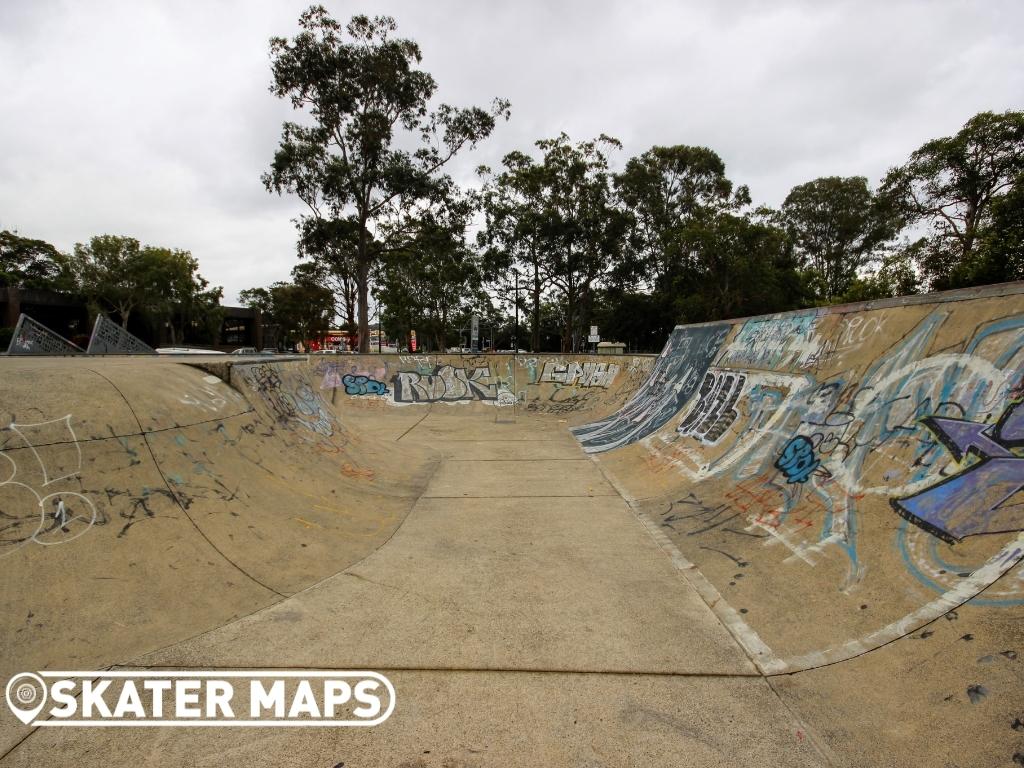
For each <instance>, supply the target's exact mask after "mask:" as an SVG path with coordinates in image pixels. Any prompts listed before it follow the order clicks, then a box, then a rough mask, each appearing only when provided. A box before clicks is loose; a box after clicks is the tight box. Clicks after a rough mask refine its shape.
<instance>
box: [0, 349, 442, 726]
mask: <svg viewBox="0 0 1024 768" xmlns="http://www.w3.org/2000/svg"><path fill="white" fill-rule="evenodd" d="M0 376H2V380H3V387H2V388H0V412H2V413H3V414H4V421H3V426H2V428H0V580H2V584H3V589H2V590H0V597H2V603H0V606H2V610H0V637H2V638H3V654H2V661H0V677H8V676H9V675H10V674H12V673H14V672H17V671H21V670H24V669H39V668H44V667H48V668H51V669H58V668H63V669H70V668H73V669H82V668H84V669H92V668H98V667H102V666H105V665H108V664H111V663H119V662H124V661H126V660H128V659H130V658H132V657H134V656H136V655H138V654H140V653H144V652H146V651H152V650H155V649H157V648H160V647H163V646H164V645H167V644H169V643H173V642H176V641H180V640H184V639H186V638H188V637H191V636H192V635H195V634H197V633H199V632H202V631H205V630H207V629H210V628H213V627H216V626H220V625H222V624H224V623H225V622H227V621H230V620H231V619H233V618H236V617H239V616H242V615H245V614H248V613H251V612H253V611H255V610H257V609H259V608H261V607H264V606H267V605H269V604H271V603H273V602H276V601H278V600H280V599H282V598H283V597H284V596H286V595H289V594H291V593H294V592H296V591H298V590H300V589H302V588H304V587H306V586H308V585H310V584H312V583H314V582H316V581H318V580H320V579H322V578H324V577H326V576H328V575H331V574H334V573H337V572H338V571H340V570H343V569H344V568H346V567H348V566H349V565H351V564H352V563H354V562H357V561H358V560H361V559H362V558H364V557H365V556H366V555H368V554H370V553H371V552H373V551H374V550H375V549H376V548H377V547H379V546H380V545H381V544H382V543H383V542H384V541H386V540H387V539H388V538H389V537H390V535H391V534H392V533H393V532H394V530H395V529H396V528H397V527H398V525H399V524H400V523H401V522H402V520H403V519H404V518H405V515H406V514H407V513H408V511H409V509H410V508H411V506H412V504H413V502H414V500H415V498H416V497H417V496H418V495H419V493H420V492H421V491H422V488H423V487H424V486H425V484H426V481H427V480H428V479H429V477H430V475H431V474H432V472H433V468H434V465H435V464H436V461H437V459H436V458H435V457H434V456H433V455H432V454H431V452H430V451H428V450H426V449H423V448H419V449H417V448H415V447H413V446H398V445H386V446H385V445H384V444H382V443H380V442H379V441H377V440H375V439H373V438H372V437H363V436H357V435H354V434H352V433H351V432H350V431H348V430H346V429H345V428H344V427H343V426H342V425H341V424H340V423H339V422H338V420H337V418H336V416H334V414H333V413H332V412H331V410H330V408H329V406H328V405H327V404H326V403H325V402H324V401H323V399H322V398H321V397H320V394H319V391H318V389H317V388H316V387H315V386H314V385H313V384H312V383H311V382H310V381H309V379H308V377H307V376H306V373H305V370H304V369H303V367H302V366H301V365H300V364H296V363H271V364H258V365H240V366H236V367H233V368H232V370H231V380H232V382H233V383H234V384H235V385H236V387H237V388H233V387H231V386H229V385H228V384H227V383H225V382H224V381H222V380H221V379H220V378H218V377H217V376H214V375H211V374H210V373H207V372H205V371H202V370H197V369H196V368H193V367H190V366H187V365H181V364H178V363H174V362H168V361H162V360H150V361H124V360H122V361H115V360H106V361H102V363H100V362H99V361H96V360H74V361H53V362H52V363H49V362H48V361H34V362H32V363H22V362H18V361H9V364H8V365H5V367H4V368H3V370H2V374H0ZM61 504H63V514H64V519H63V520H58V519H57V514H58V511H59V509H60V505H61ZM2 730H3V729H0V731H2ZM14 738H15V734H12V733H3V734H0V742H2V741H9V740H10V739H14Z"/></svg>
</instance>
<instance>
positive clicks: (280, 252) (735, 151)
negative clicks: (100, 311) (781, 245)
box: [0, 0, 1024, 303]
mask: <svg viewBox="0 0 1024 768" xmlns="http://www.w3.org/2000/svg"><path fill="white" fill-rule="evenodd" d="M308 4H309V3H308V2H290V1H288V0H245V1H244V2H242V1H239V2H218V1H217V0H201V1H197V2H182V1H180V0H166V1H165V2H155V1H150V0H124V1H119V0H112V1H110V2H106V1H105V0H104V1H101V2H92V1H83V0H79V1H78V2H62V1H60V0H0V229H17V230H18V232H19V233H20V234H22V235H24V236H28V237H33V238H41V239H43V240H48V241H50V242H52V243H54V244H55V245H56V246H58V247H59V248H61V249H65V250H70V249H71V248H72V247H73V245H74V243H75V242H82V241H86V240H88V238H89V237H90V236H92V235H95V234H102V233H110V234H123V235H131V236H133V237H136V238H138V239H139V240H141V241H142V242H143V243H149V244H154V245H165V246H169V247H176V248H185V249H188V250H190V251H192V253H193V255H194V256H196V257H197V258H198V259H199V261H200V269H201V272H202V273H203V274H204V275H205V276H206V277H207V278H208V279H209V280H210V281H211V282H212V283H213V284H215V285H223V286H224V289H225V301H226V303H234V302H236V301H237V295H238V291H239V290H241V289H243V288H248V287H252V286H258V285H268V284H269V283H271V282H273V281H275V280H282V279H287V276H288V273H289V271H290V270H291V267H292V266H293V265H294V264H295V261H296V259H295V247H294V242H295V232H294V228H293V226H292V224H291V221H290V220H291V219H292V218H293V217H295V216H296V215H297V214H298V213H300V206H299V205H297V204H296V202H295V201H294V200H291V199H288V198H279V197H277V196H274V195H270V194H268V193H267V192H266V190H265V189H264V188H263V185H262V184H261V182H260V174H261V173H262V172H263V171H264V170H265V169H266V168H267V166H268V164H269V162H270V160H271V158H272V156H273V153H274V149H275V147H276V145H277V140H278V136H279V133H280V125H281V122H282V121H283V120H285V119H289V115H290V107H289V106H288V105H287V104H285V103H284V102H281V101H279V100H277V99H275V98H274V97H273V96H272V95H271V94H270V93H269V92H268V86H269V83H270V69H269V62H268V44H267V41H268V39H269V38H270V37H271V36H272V35H287V36H292V35H294V34H295V32H296V31H297V19H298V16H299V13H300V12H301V11H302V10H303V9H304V8H305V7H306V6H307V5H308ZM326 5H327V7H328V9H329V10H330V11H331V13H332V14H333V15H334V16H335V18H337V19H339V20H341V21H346V20H347V19H348V18H349V17H350V16H351V15H352V14H354V13H368V14H379V13H385V14H389V15H392V16H394V17H395V19H396V20H397V22H398V32H399V35H400V36H403V37H410V38H412V39H413V40H415V41H417V42H418V43H419V44H420V46H421V48H422V51H423V67H424V68H425V69H426V70H427V71H429V72H430V73H431V74H433V75H434V77H435V79H436V80H437V82H438V86H439V87H438V93H437V98H438V100H439V101H445V102H449V103H453V104H457V105H471V104H473V105H480V106H486V105H488V104H489V103H490V101H491V99H492V98H493V97H495V96H501V97H504V98H507V99H510V100H511V102H512V119H511V120H510V121H509V122H508V123H503V124H501V125H500V126H499V127H498V129H497V130H496V131H495V132H494V134H493V135H492V136H491V137H490V138H489V139H488V140H487V141H486V142H485V144H484V145H482V146H481V147H480V148H478V149H477V150H476V151H475V152H473V153H470V154H468V155H466V156H465V157H463V158H462V159H461V160H460V162H459V163H458V165H456V166H455V167H454V168H453V171H454V173H455V175H456V176H457V177H459V178H464V179H469V178H471V171H472V169H473V168H474V167H475V166H477V165H479V164H481V163H487V164H490V165H492V166H496V165H497V164H498V162H499V161H500V158H501V157H502V156H503V155H504V154H505V153H507V152H509V151H511V150H513V149H530V148H532V143H533V142H534V141H535V140H536V139H539V138H543V137H551V136H554V135H557V134H558V132H560V131H565V132H566V133H568V134H569V135H570V136H571V137H572V138H573V139H576V140H581V139H585V138H591V137H593V136H596V135H598V134H599V133H602V132H603V133H607V134H610V135H612V136H615V137H617V138H618V139H620V140H621V141H622V142H623V145H624V148H623V151H622V153H621V154H620V155H619V156H618V157H617V158H616V162H617V164H618V165H621V164H622V163H623V162H624V161H625V159H626V158H628V157H630V156H632V155H635V154H639V153H641V152H643V151H645V150H646V149H648V148H649V147H651V146H652V145H655V144H661V145H669V144H702V145H706V146H709V147H711V148H712V149H714V150H715V151H717V152H718V153H719V154H720V155H721V156H722V158H723V159H724V160H725V163H726V170H727V173H728V175H729V177H730V178H731V179H732V180H733V181H734V182H735V183H737V184H748V185H749V186H750V188H751V192H752V195H753V198H754V201H755V203H767V204H770V205H779V204H780V203H781V202H782V200H783V198H784V197H785V196H786V193H787V192H788V191H789V189H790V188H791V187H793V186H794V185H796V184H800V183H803V182H805V181H809V180H811V179H813V178H816V177H819V176H828V175H864V176H867V177H868V179H869V181H870V182H871V184H872V185H875V184H877V182H878V180H879V178H880V177H881V175H882V174H883V173H884V172H885V170H886V169H887V168H889V167H891V166H893V165H896V164H898V163H901V162H902V161H904V160H905V159H906V157H907V156H908V155H909V154H910V152H912V151H913V150H914V149H916V148H917V147H918V146H920V145H921V144H922V143H923V142H924V141H926V140H928V139H931V138H935V137H938V136H946V135H950V134H952V133H954V132H955V131H956V130H957V129H958V128H959V127H960V126H961V125H963V123H964V122H965V121H966V120H967V119H968V118H970V117H971V116H972V115H974V114H975V113H977V112H979V111H982V110H993V111H1003V110H1006V109H1021V108H1022V107H1024V67H1022V62H1024V35H1022V34H1021V30H1022V29H1024V3H1021V2H1019V0H1008V1H1006V2H999V1H998V0H997V1H992V2H980V1H979V2H945V1H940V0H929V1H927V2H925V1H922V2H891V1H890V2H884V3H882V2H878V3H871V2H867V1H866V0H860V1H859V2H824V1H822V2H795V1H794V2H787V1H785V0H772V1H771V2H754V1H753V0H750V2H717V3H715V2H710V1H708V2H667V1H666V2H636V1H635V0H631V2H619V3H610V2H596V1H595V0H589V1H587V2H551V1H549V2H540V1H539V0H532V1H530V2H526V1H524V0H519V1H518V2H508V3H502V4H499V3H496V2H470V1H469V0H463V1H461V2H454V1H450V2H442V1H439V0H431V1H430V2H423V1H422V0H421V1H420V2H415V1H414V0H408V1H407V2H397V1H396V2H391V1H388V2H383V1H382V2H362V3H357V2H345V3H342V2H328V3H326Z"/></svg>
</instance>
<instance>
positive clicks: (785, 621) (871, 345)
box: [572, 284, 1024, 765]
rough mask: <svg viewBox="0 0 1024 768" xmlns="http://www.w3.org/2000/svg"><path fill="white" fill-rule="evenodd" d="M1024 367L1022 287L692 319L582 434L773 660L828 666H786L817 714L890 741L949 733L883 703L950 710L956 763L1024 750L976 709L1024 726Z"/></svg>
mask: <svg viewBox="0 0 1024 768" xmlns="http://www.w3.org/2000/svg"><path fill="white" fill-rule="evenodd" d="M1022 363H1024V293H1022V287H1021V286H1020V284H1011V285H1006V286H993V287H990V288H985V289H979V290H974V291H966V292H956V293H950V294H942V295H937V296H926V297H917V298H915V299H914V300H905V301H888V302H879V303H877V304H867V305H850V306H843V307H835V308H828V309H822V310H812V311H805V312H795V313H788V314H783V315H777V316H771V317H756V318H750V319H746V320H739V321H735V322H731V323H718V324H709V325H702V326H684V327H679V328H677V329H676V330H675V331H674V333H673V334H672V337H671V338H670V339H669V341H668V343H667V344H666V346H665V350H664V351H663V352H662V355H661V357H660V358H659V359H658V362H657V363H656V364H655V366H654V369H653V372H652V375H651V377H650V378H649V379H648V380H647V381H646V382H645V383H644V384H643V385H642V386H641V387H640V388H639V390H638V391H637V393H636V395H635V396H634V397H633V398H632V399H631V400H630V401H629V403H627V404H626V405H625V406H624V407H623V408H622V409H621V410H619V411H618V412H616V413H614V414H612V415H611V416H609V417H608V418H605V419H601V420H598V421H595V422H592V423H589V424H584V425H580V426H577V427H575V428H573V430H572V431H573V432H574V434H575V435H576V436H577V438H578V439H579V441H580V443H581V445H582V446H583V448H584V450H586V451H588V452H590V453H591V454H592V455H593V456H594V458H595V460H596V461H597V462H598V463H599V465H600V466H601V467H602V469H603V470H604V472H605V473H606V475H607V476H608V477H609V478H610V479H611V480H612V481H613V483H614V484H615V486H616V487H617V488H618V489H619V490H620V492H621V493H622V494H623V496H624V498H626V499H627V500H628V501H629V503H630V505H631V507H632V508H633V510H634V511H635V512H636V513H637V514H638V515H639V517H640V519H641V521H642V522H643V523H644V524H645V525H646V526H647V527H648V528H649V530H650V531H651V533H652V535H653V536H655V537H656V539H657V540H658V541H659V542H660V543H661V544H662V546H663V548H664V549H665V551H666V553H667V554H668V555H669V556H671V557H672V558H673V560H674V562H675V563H676V564H677V566H678V568H679V569H680V571H681V572H682V573H684V574H685V575H686V577H687V578H688V579H689V580H690V582H691V583H692V584H693V586H694V587H695V588H696V589H697V590H698V591H699V592H700V593H701V594H702V596H703V597H704V598H705V600H706V602H707V603H708V605H709V606H711V607H712V609H713V610H714V611H715V612H716V614H717V615H718V617H719V618H720V619H721V620H722V622H723V623H724V624H725V625H726V626H727V627H729V628H730V630H731V631H732V633H733V635H734V637H735V638H736V639H737V641H738V642H739V643H740V644H741V645H742V646H743V647H744V648H745V649H746V651H747V653H748V655H749V656H750V657H751V658H752V659H754V660H755V662H756V663H757V664H758V666H759V668H760V669H761V670H762V671H763V672H764V673H765V674H768V675H788V674H791V673H794V672H799V671H801V670H816V671H815V672H814V674H810V675H804V676H795V677H780V678H779V681H780V686H782V687H784V688H790V689H792V690H793V691H795V692H798V693H799V695H800V696H801V697H804V700H803V704H804V705H805V706H806V709H805V710H804V711H805V713H808V715H809V717H811V719H812V720H814V719H815V716H814V715H813V714H810V713H814V712H821V710H820V709H819V707H821V706H823V705H824V702H829V704H828V705H824V706H825V710H824V711H825V712H827V714H822V715H820V721H819V722H820V725H821V726H822V727H823V728H826V729H835V728H838V730H839V732H840V733H843V734H845V735H846V737H847V738H849V739H851V740H855V738H856V737H855V735H854V733H850V732H849V731H848V730H847V729H846V728H845V727H842V726H837V723H842V722H849V721H850V720H851V719H852V720H854V721H858V720H859V721H861V722H863V723H870V724H871V726H870V727H872V728H876V729H877V730H878V733H879V734H882V735H883V738H882V743H887V744H888V747H889V749H891V750H893V753H894V754H896V753H897V752H898V751H899V741H900V738H903V739H905V740H906V742H907V743H914V744H916V746H915V749H924V748H925V747H924V745H925V743H926V742H928V740H929V739H934V733H932V732H930V731H929V729H928V727H927V726H925V725H924V724H923V723H921V722H915V721H914V718H909V720H910V721H911V722H906V723H902V724H901V726H900V729H899V731H898V733H897V732H894V730H893V727H894V726H893V722H894V718H896V719H897V720H898V719H899V718H900V712H899V711H898V708H896V709H894V708H893V707H892V706H890V705H889V704H887V702H886V698H887V697H889V698H893V699H896V700H901V699H904V698H905V700H906V702H907V705H908V706H913V707H919V708H921V709H922V711H923V710H927V709H928V707H929V706H930V703H943V706H944V707H946V708H948V712H949V714H950V715H953V716H955V717H956V718H958V719H959V718H963V719H962V721H961V722H963V723H965V724H966V723H970V724H972V727H973V728H974V730H973V731H972V730H971V728H964V729H958V732H959V733H960V734H961V736H960V738H962V739H963V740H965V742H969V743H972V744H974V745H975V746H976V747H977V749H978V750H979V752H975V753H973V754H972V755H971V756H970V757H967V756H965V755H961V756H960V757H956V758H955V762H950V763H949V764H957V765H989V764H992V765H996V764H1001V762H1000V761H1001V760H1006V761H1007V764H1010V762H1009V761H1010V758H1011V757H1012V754H1011V753H1013V748H1011V747H1010V746H1009V745H1007V746H1005V747H1003V749H1005V750H1008V751H1007V752H1006V753H1005V754H1004V755H1003V756H1002V757H996V756H995V755H992V756H991V758H982V757H980V754H989V752H990V750H989V748H988V746H984V747H983V746H981V745H982V744H983V743H984V744H990V743H991V739H992V738H993V737H992V730H993V725H992V724H991V721H989V720H988V719H987V717H986V716H985V715H983V714H982V713H981V709H980V704H981V702H982V700H983V699H984V700H985V706H986V708H987V709H988V712H987V713H986V714H987V715H989V716H991V715H993V710H994V709H996V708H998V711H999V714H998V716H996V719H997V721H999V722H1003V723H1005V726H1004V727H1005V728H1006V729H1008V731H1009V729H1010V725H1011V724H1013V723H1019V722H1020V720H1019V719H1018V718H1019V716H1020V714H1021V713H1020V702H1021V696H1022V694H1024V686H1022V680H1024V677H1022V672H1021V668H1020V667H1019V665H1018V662H1017V658H1018V656H1017V655H1018V653H1019V652H1020V651H1021V645H1022V637H1024V636H1022V635H1021V633H1020V629H1019V627H1020V623H1019V622H1020V621H1021V619H1022V617H1024V609H1022V606H1024V569H1022V567H1021V566H1020V565H1019V562H1020V560H1021V558H1022V555H1024V535H1022V534H1021V533H1020V531H1021V530H1022V529H1024V451H1022V447H1024V404H1022V399H1024V367H1022ZM979 638H984V640H983V641H982V642H978V641H979ZM897 641H900V642H898V643H897ZM894 643H895V645H893V644H894ZM876 649H882V650H881V651H880V654H879V655H878V656H874V655H870V652H871V651H873V650H876ZM861 656H864V659H863V660H861V659H859V658H858V657H861ZM840 662H847V665H846V666H842V665H839V663H840ZM830 665H837V666H835V667H831V668H829V667H830ZM825 668H828V669H825ZM811 681H814V684H813V685H809V683H810V682H811ZM821 686H824V687H825V688H826V689H831V690H829V693H828V694H825V693H823V690H822V687H821ZM996 690H998V691H999V694H998V695H997V696H990V694H994V692H995V691H996ZM880 692H885V693H884V694H881V693H880ZM865 694H866V695H865ZM993 699H994V700H993ZM843 702H845V704H844V703H843ZM870 711H875V712H878V713H884V714H879V715H877V716H875V717H872V716H871V715H869V714H867V713H868V712H870ZM935 716H936V715H934V714H931V715H929V716H928V717H935ZM1014 727H1017V726H1014ZM965 732H971V733H973V734H974V736H977V735H978V734H983V735H982V736H979V737H978V739H975V738H974V737H973V736H970V735H966V734H965ZM888 734H892V735H893V736H894V737H895V738H893V739H891V740H889V739H887V738H885V737H886V736H887V735H888ZM1005 736H1006V737H1007V741H1009V742H1010V743H1012V742H1013V738H1012V736H1011V733H1009V732H1007V733H1005ZM986 739H988V740H989V741H988V742H986V741H985V740H986ZM1018 740H1019V739H1018ZM865 749H867V748H865V747H857V748H856V750H855V754H857V755H858V757H857V759H856V760H851V762H850V763H849V764H851V765H852V764H863V763H862V762H860V761H862V760H868V759H869V758H868V756H867V755H866V754H865V752H864V750H865ZM950 754H952V752H949V753H946V752H944V753H943V757H944V759H953V758H951V757H950V756H949V755H950ZM986 759H991V760H992V762H991V763H989V762H986ZM1014 759H1017V758H1014ZM1021 759H1024V758H1021ZM961 760H963V762H960V761H961ZM1019 761H1020V760H1018V762H1019ZM842 764H847V763H842ZM893 764H895V761H894V763H893ZM899 764H903V763H899Z"/></svg>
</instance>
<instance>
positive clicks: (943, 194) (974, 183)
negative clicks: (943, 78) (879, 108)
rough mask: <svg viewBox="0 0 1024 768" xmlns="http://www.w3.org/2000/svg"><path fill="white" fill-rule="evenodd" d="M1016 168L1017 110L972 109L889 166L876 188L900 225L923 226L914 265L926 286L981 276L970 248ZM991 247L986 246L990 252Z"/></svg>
mask: <svg viewBox="0 0 1024 768" xmlns="http://www.w3.org/2000/svg"><path fill="white" fill-rule="evenodd" d="M1022 172H1024V112H1013V111H1008V112H1004V113H1002V114H995V113H992V112H980V113H978V114H977V115H975V116H974V117H972V118H971V119H970V120H968V121H967V123H966V124H965V125H964V127H963V128H962V129H961V130H960V131H959V132H958V133H957V134H956V135H955V136H949V137H944V138H940V139H933V140H932V141H929V142H926V143H925V144H924V145H922V146H921V147H920V148H919V149H917V150H916V151H915V152H914V153H913V154H912V155H911V156H910V159H909V160H908V161H907V163H906V164H904V165H902V166H900V167H898V168H893V169H892V170H890V171H889V173H888V174H887V175H886V177H885V180H884V182H883V184H882V190H881V191H882V193H883V194H884V195H886V196H888V197H890V198H891V200H892V201H893V204H894V205H895V206H898V210H899V211H900V212H901V213H902V215H903V216H904V218H905V220H906V221H907V222H908V223H911V224H913V223H918V222H920V223H924V224H927V225H929V227H930V229H931V234H930V235H929V236H928V238H927V244H926V247H922V248H921V249H919V251H920V252H919V262H918V267H919V269H920V270H921V272H922V274H923V277H924V281H925V284H926V286H927V287H928V288H929V289H931V290H943V289H947V288H957V287H960V286H963V285H971V284H974V281H976V280H983V279H985V275H986V273H987V271H988V270H989V269H990V267H992V266H993V265H986V264H985V263H984V259H983V258H979V255H978V253H977V251H978V248H979V244H980V242H981V241H982V240H983V238H984V233H985V231H986V229H987V228H988V227H990V226H991V225H992V224H993V211H994V207H995V205H996V204H997V203H998V201H999V199H1000V198H1001V197H1003V196H1005V195H1007V194H1008V193H1010V191H1011V190H1012V189H1013V188H1014V184H1015V182H1016V181H1017V180H1018V179H1019V178H1020V176H1021V173H1022ZM990 253H991V251H990Z"/></svg>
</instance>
